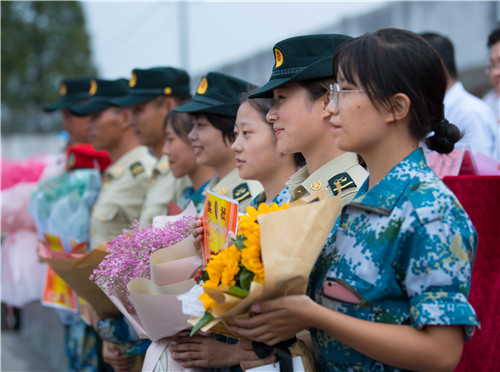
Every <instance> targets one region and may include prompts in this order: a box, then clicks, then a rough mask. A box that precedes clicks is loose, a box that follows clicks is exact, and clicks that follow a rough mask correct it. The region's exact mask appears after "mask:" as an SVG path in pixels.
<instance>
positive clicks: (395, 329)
mask: <svg viewBox="0 0 500 372" xmlns="http://www.w3.org/2000/svg"><path fill="white" fill-rule="evenodd" d="M252 311H253V312H254V313H256V315H254V316H253V317H251V318H249V319H236V318H234V319H233V321H234V322H235V323H236V324H237V326H233V327H231V329H232V330H233V331H234V332H236V333H238V334H240V335H242V336H244V337H248V338H250V339H252V340H255V341H260V342H263V343H266V344H268V345H274V344H276V343H278V342H280V341H283V340H286V339H289V338H291V337H293V335H295V334H296V333H298V332H299V331H300V330H302V329H309V328H318V329H322V330H323V331H325V332H326V333H328V334H330V335H331V336H333V337H334V338H336V339H337V340H339V341H340V342H342V343H344V344H346V345H347V346H350V347H351V348H353V349H355V350H357V351H358V352H360V353H362V354H364V355H366V356H367V357H369V358H372V359H374V360H377V361H380V362H382V363H384V364H388V365H391V366H395V367H399V368H403V369H411V370H424V371H452V370H453V369H454V368H455V367H456V365H457V364H458V362H459V361H460V357H461V354H462V348H463V328H462V326H427V327H425V328H424V329H422V330H417V329H415V328H413V327H411V326H407V325H396V324H386V323H376V322H370V321H366V320H362V319H358V318H354V317H352V316H349V315H345V314H342V313H338V312H336V311H332V310H330V309H328V308H326V307H323V306H321V305H319V304H317V303H316V302H314V301H313V300H312V299H310V298H309V297H307V296H306V295H295V296H285V297H281V298H279V299H275V300H269V301H264V302H261V303H259V304H255V305H254V306H252Z"/></svg>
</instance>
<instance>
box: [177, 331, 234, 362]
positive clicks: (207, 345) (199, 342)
mask: <svg viewBox="0 0 500 372" xmlns="http://www.w3.org/2000/svg"><path fill="white" fill-rule="evenodd" d="M175 342H177V345H172V346H171V347H170V351H171V352H172V359H175V360H178V361H181V362H182V366H183V367H184V368H189V367H205V368H224V367H231V366H235V365H238V364H239V359H238V352H237V351H238V350H237V344H226V343H224V342H221V341H217V340H215V339H214V338H212V337H208V336H201V335H194V336H192V337H189V333H181V334H180V335H179V336H178V337H177V338H176V339H175Z"/></svg>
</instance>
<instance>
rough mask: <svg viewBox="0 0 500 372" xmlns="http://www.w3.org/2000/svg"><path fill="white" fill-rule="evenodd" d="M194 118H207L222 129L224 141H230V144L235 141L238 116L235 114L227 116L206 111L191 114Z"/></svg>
mask: <svg viewBox="0 0 500 372" xmlns="http://www.w3.org/2000/svg"><path fill="white" fill-rule="evenodd" d="M191 115H192V117H193V118H194V119H197V118H199V117H201V116H204V117H206V118H207V120H208V122H209V123H210V124H211V125H212V126H213V127H214V128H215V129H218V130H219V131H221V133H222V139H223V140H224V142H226V141H227V142H228V143H229V144H231V143H233V142H234V139H235V136H234V122H235V120H236V117H234V116H226V115H219V114H210V113H205V112H195V113H192V114H191Z"/></svg>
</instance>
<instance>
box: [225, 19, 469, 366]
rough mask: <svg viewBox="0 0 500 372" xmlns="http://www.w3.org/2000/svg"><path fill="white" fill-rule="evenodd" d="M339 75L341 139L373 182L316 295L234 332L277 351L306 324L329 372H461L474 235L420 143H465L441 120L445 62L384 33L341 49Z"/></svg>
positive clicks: (336, 101)
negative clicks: (360, 160)
mask: <svg viewBox="0 0 500 372" xmlns="http://www.w3.org/2000/svg"><path fill="white" fill-rule="evenodd" d="M334 74H335V76H336V80H337V84H334V85H333V86H332V99H331V101H330V103H329V105H328V110H329V112H330V113H331V114H332V116H331V126H332V131H333V135H334V137H335V143H336V145H337V146H338V147H339V148H340V149H343V150H345V151H353V152H357V153H359V154H360V155H361V156H362V157H363V159H364V160H365V161H366V164H367V167H368V170H369V172H370V175H369V177H368V179H367V180H366V182H365V183H364V184H363V185H362V186H361V188H360V190H359V191H358V193H357V195H356V196H355V198H354V199H353V200H352V201H351V202H350V203H349V204H348V205H347V206H346V207H345V208H344V209H343V210H342V214H341V216H340V218H339V221H338V227H337V230H336V236H335V242H334V245H333V251H332V252H334V253H332V256H331V257H330V258H329V261H328V263H327V265H326V269H325V270H323V268H324V267H325V265H317V266H316V268H315V270H316V272H315V273H314V275H313V277H312V278H313V279H312V280H313V283H312V287H314V288H316V290H315V291H314V293H310V296H311V297H312V298H310V297H308V296H305V295H302V296H287V297H282V298H280V299H276V300H270V301H265V302H262V303H260V304H254V306H253V307H252V310H253V312H254V313H255V314H256V315H255V316H253V317H252V318H250V319H247V320H238V319H235V322H236V323H237V324H238V326H235V327H234V331H235V332H238V333H239V334H241V335H243V336H246V337H248V338H250V339H253V340H256V341H260V342H264V343H267V344H270V345H274V344H276V343H277V342H280V341H282V340H285V339H288V338H289V337H291V336H292V335H294V334H296V333H297V332H298V331H300V330H301V329H309V328H310V329H312V335H313V341H314V346H315V354H316V357H317V361H318V363H319V370H321V371H323V370H331V371H345V370H363V371H374V370H377V371H398V370H423V371H432V370H453V369H454V368H455V367H456V365H457V364H458V362H459V360H460V356H461V353H462V348H463V342H464V339H467V338H469V337H471V336H472V333H473V331H474V326H476V325H478V324H479V323H478V321H477V318H476V315H475V312H474V310H473V308H472V307H471V305H470V304H469V302H468V300H467V296H468V292H469V288H470V277H471V270H472V262H473V258H474V254H475V249H476V246H477V234H476V232H475V230H474V227H473V226H472V223H471V221H470V220H469V218H468V216H467V214H466V213H465V211H464V210H463V208H462V206H461V205H460V203H458V201H457V199H456V197H455V196H454V195H453V194H452V193H451V192H450V190H449V189H448V188H447V187H446V186H445V185H444V184H443V183H442V182H441V180H439V179H438V178H437V177H436V175H435V174H434V173H433V172H432V171H431V170H430V168H429V167H428V166H427V165H426V162H425V158H424V156H423V152H422V149H421V148H420V142H421V141H424V140H425V142H426V144H427V146H428V147H429V148H430V149H432V150H435V151H438V152H440V153H449V152H451V151H452V150H453V148H454V144H455V143H456V142H457V141H458V140H459V138H460V133H459V131H458V129H457V128H456V127H455V126H454V125H452V124H450V123H448V122H447V121H446V120H445V119H444V116H443V112H444V110H443V96H444V94H445V89H446V77H445V73H444V70H443V66H442V63H441V61H440V58H439V56H438V55H437V53H436V52H435V51H434V49H433V48H432V47H431V46H430V45H429V44H428V43H427V42H425V40H423V39H422V38H421V37H420V36H418V35H416V34H414V33H411V32H408V31H404V30H396V29H384V30H380V31H377V32H375V33H372V34H366V35H364V36H362V37H360V38H357V39H355V40H353V41H350V42H348V43H345V44H344V45H342V46H341V47H340V48H339V50H338V52H337V54H336V55H335V57H334ZM430 132H434V133H433V134H432V135H431V136H428V134H429V133H430ZM322 270H323V271H322ZM318 271H322V272H318ZM318 288H320V290H318Z"/></svg>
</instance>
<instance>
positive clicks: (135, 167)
mask: <svg viewBox="0 0 500 372" xmlns="http://www.w3.org/2000/svg"><path fill="white" fill-rule="evenodd" d="M130 172H132V176H134V177H136V176H138V175H139V174H141V173H144V172H145V169H144V166H143V165H142V163H141V162H140V161H137V162H135V163H134V164H132V165H131V166H130Z"/></svg>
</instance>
